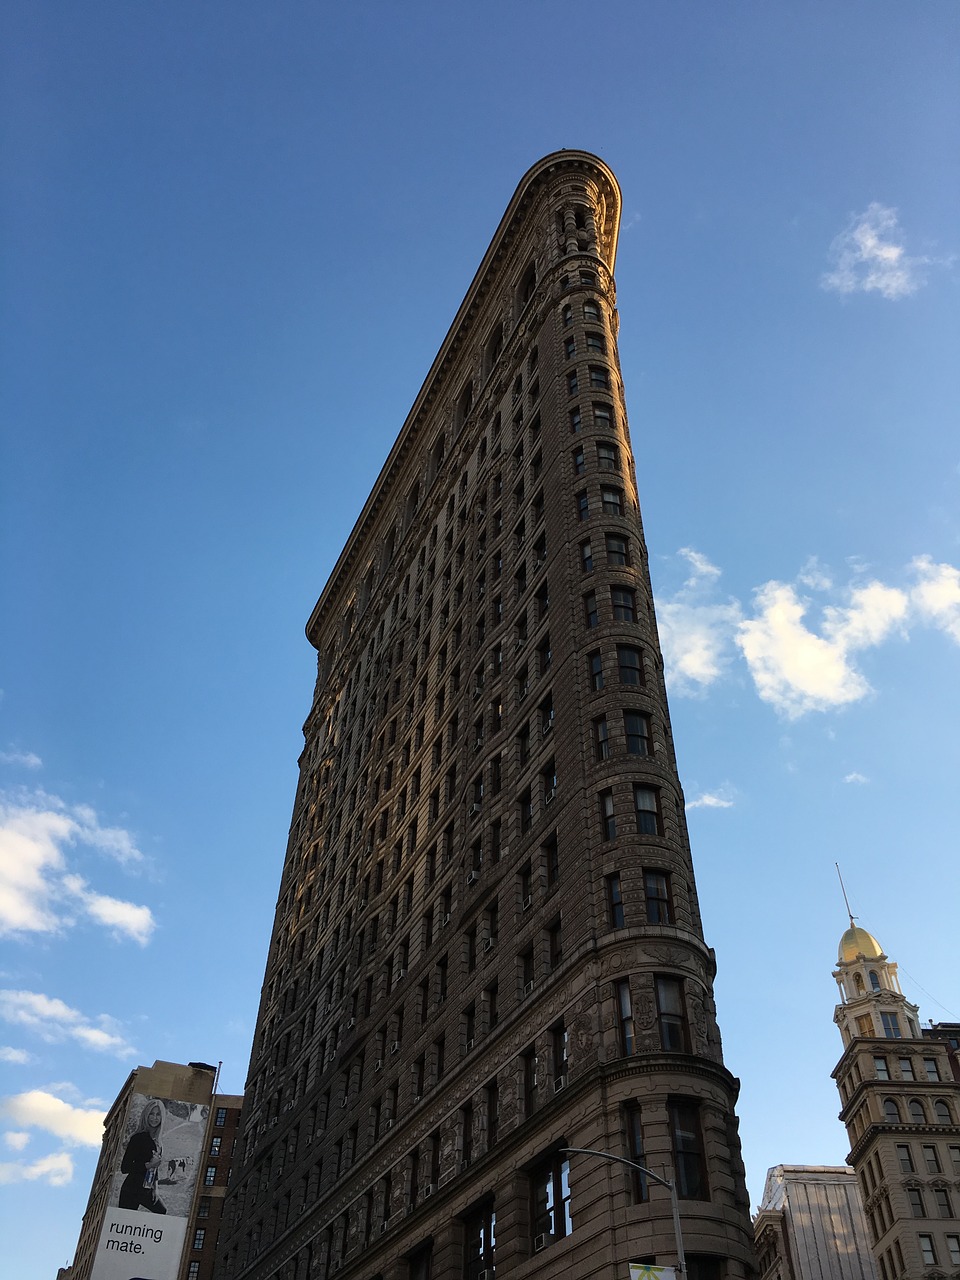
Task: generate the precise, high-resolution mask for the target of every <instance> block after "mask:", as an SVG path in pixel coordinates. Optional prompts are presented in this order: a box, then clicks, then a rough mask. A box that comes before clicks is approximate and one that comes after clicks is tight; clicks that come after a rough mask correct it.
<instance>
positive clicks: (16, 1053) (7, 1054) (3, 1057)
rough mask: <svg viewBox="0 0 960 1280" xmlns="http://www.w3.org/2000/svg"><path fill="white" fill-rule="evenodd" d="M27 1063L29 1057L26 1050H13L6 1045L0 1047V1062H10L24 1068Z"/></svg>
mask: <svg viewBox="0 0 960 1280" xmlns="http://www.w3.org/2000/svg"><path fill="white" fill-rule="evenodd" d="M29 1061H30V1055H29V1053H27V1051H26V1049H14V1048H12V1047H11V1046H10V1045H8V1044H5V1045H0V1062H10V1063H14V1064H15V1065H17V1066H20V1067H25V1066H26V1065H27V1063H28V1062H29Z"/></svg>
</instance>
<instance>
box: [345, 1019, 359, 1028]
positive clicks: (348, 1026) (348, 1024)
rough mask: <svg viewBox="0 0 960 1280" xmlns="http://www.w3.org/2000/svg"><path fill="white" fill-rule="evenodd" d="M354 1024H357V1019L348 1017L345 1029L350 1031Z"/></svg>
mask: <svg viewBox="0 0 960 1280" xmlns="http://www.w3.org/2000/svg"><path fill="white" fill-rule="evenodd" d="M356 1025H357V1020H356V1018H348V1019H347V1030H348V1031H352V1030H353V1028H354V1027H355V1026H356Z"/></svg>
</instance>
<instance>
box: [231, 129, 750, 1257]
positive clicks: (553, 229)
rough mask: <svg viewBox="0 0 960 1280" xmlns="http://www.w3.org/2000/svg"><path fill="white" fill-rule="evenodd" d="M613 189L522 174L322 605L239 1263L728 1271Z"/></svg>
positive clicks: (250, 1125)
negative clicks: (671, 1185) (674, 1197)
mask: <svg viewBox="0 0 960 1280" xmlns="http://www.w3.org/2000/svg"><path fill="white" fill-rule="evenodd" d="M619 215H620V194H619V190H618V187H617V184H616V181H615V179H614V177H613V175H612V174H611V172H610V171H609V169H608V168H607V167H606V166H605V165H604V164H603V162H602V161H600V160H598V159H597V158H596V157H594V156H591V155H588V154H586V153H584V152H578V151H564V152H559V153H556V154H554V155H551V156H548V157H547V158H546V159H544V160H542V161H541V162H540V163H539V164H537V165H535V166H534V167H533V168H532V169H531V170H530V171H529V172H528V173H527V174H526V176H525V177H524V178H523V180H522V181H521V183H520V186H519V187H518V189H517V192H516V194H515V195H514V197H513V199H512V201H511V202H510V205H509V207H508V208H507V211H506V213H505V214H504V217H503V219H502V221H501V223H500V226H499V228H498V229H497V232H496V235H495V236H494V239H493V241H492V243H491V245H490V247H489V249H488V250H487V253H486V255H485V257H484V259H483V261H482V263H481V265H480V268H479V270H478V272H477V274H476V276H475V278H474V280H473V283H472V284H471V286H470V289H469V291H468V293H467V296H466V298H465V299H464V301H463V303H462V305H461V307H460V309H459V311H458V313H457V316H456V318H455V320H454V322H453V325H452V327H451V329H450V331H449V333H448V335H447V337H446V339H445V341H444V343H443V346H442V347H441V350H440V352H439V354H438V355H437V357H436V359H435V361H434V363H433V366H432V368H431V369H430V372H429V374H428V376H427V378H426V381H425V382H424V384H423V387H422V389H421V391H420V393H419V395H418V397H417V400H416V402H415V404H414V406H413V408H412V410H411V412H410V414H409V416H408V418H407V420H406V422H405V424H404V426H403V428H402V430H401V431H400V434H399V436H398V438H397V441H396V443H395V445H394V446H393V448H392V450H391V452H390V455H389V457H388V458H387V460H386V462H385V464H384V467H383V470H382V471H381V473H380V476H379V478H378V480H377V482H376V484H375V486H374V488H373V491H372V492H371V494H370V496H369V498H368V499H367V501H366V504H365V505H364V508H363V510H362V512H361V514H360V517H359V519H358V521H357V523H356V526H355V527H354V530H353V532H352V533H351V535H350V537H349V539H348V541H347V543H346V546H345V547H344V550H343V552H342V554H341V555H340V558H339V560H338V562H337V564H336V566H335V568H334V571H333V573H332V575H331V577H330V580H329V582H328V583H327V585H326V587H325V588H324V591H323V594H322V595H321V597H320V600H319V602H318V604H317V606H316V608H315V610H314V612H313V614H312V615H311V617H310V620H309V623H308V627H307V635H308V637H309V640H310V642H311V643H312V644H313V645H314V646H315V648H316V649H317V652H318V668H317V680H316V687H315V691H314V700H313V705H312V708H311V710H310V713H309V715H308V717H307V720H306V723H305V726H304V738H305V745H304V750H303V753H302V756H301V758H300V780H299V785H298V789H297V795H296V801H295V805H294V812H293V819H292V823H291V828H290V834H289V841H288V845H287V850H286V856H285V859H284V863H283V871H282V877H281V882H280V890H279V895H278V901H277V909H276V918H275V924H274V928H273V933H272V937H271V940H270V946H269V955H268V958H267V964H266V972H265V977H264V984H263V993H262V1000H261V1005H260V1011H259V1016H258V1020H257V1027H256V1033H255V1042H254V1045H253V1051H252V1056H251V1061H250V1068H249V1074H248V1079H247V1086H246V1094H245V1107H244V1121H243V1128H242V1134H241V1138H240V1142H239V1147H238V1160H237V1164H236V1166H235V1171H234V1177H233V1182H232V1185H231V1188H230V1192H229V1195H228V1199H227V1205H226V1209H225V1215H224V1217H225V1222H224V1229H223V1231H222V1233H221V1242H220V1249H219V1253H218V1276H219V1277H222V1278H223V1280H239V1278H240V1277H243V1278H244V1280H248V1278H249V1280H254V1278H256V1280H267V1278H268V1277H270V1278H275V1280H307V1278H308V1277H309V1280H318V1278H322V1280H331V1278H332V1277H334V1276H337V1277H338V1280H340V1278H341V1277H342V1278H343V1280H348V1278H349V1280H353V1278H354V1277H357V1278H358V1280H359V1278H362V1280H375V1278H376V1280H425V1278H426V1277H432V1280H453V1278H454V1277H456V1278H457V1280H459V1278H460V1277H467V1278H468V1280H493V1277H494V1275H495V1273H496V1272H498V1271H499V1273H500V1274H501V1276H503V1275H511V1276H517V1277H527V1276H529V1277H542V1276H551V1277H570V1278H571V1280H573V1278H574V1277H576V1280H585V1278H587V1277H603V1278H609V1280H613V1278H614V1277H618V1278H622V1276H623V1275H624V1271H625V1267H626V1263H627V1261H629V1260H631V1259H633V1260H642V1261H648V1262H653V1261H656V1262H658V1263H660V1264H671V1263H673V1261H674V1260H675V1254H674V1234H673V1225H672V1218H671V1212H670V1204H669V1199H668V1197H667V1194H666V1192H665V1191H663V1190H662V1189H661V1188H659V1187H657V1186H655V1185H648V1184H647V1182H646V1181H645V1180H644V1179H643V1178H642V1177H641V1176H640V1175H637V1176H634V1174H633V1173H632V1172H631V1171H630V1170H629V1169H626V1168H625V1167H624V1166H618V1165H615V1164H611V1163H606V1162H604V1161H602V1160H599V1159H596V1158H593V1157H585V1156H578V1155H572V1156H567V1155H565V1154H564V1151H563V1148H565V1147H570V1146H573V1147H590V1148H599V1149H602V1150H605V1151H609V1152H612V1153H615V1154H618V1155H621V1156H625V1157H632V1158H635V1159H636V1160H638V1161H639V1162H641V1163H645V1164H647V1165H648V1166H649V1167H651V1168H652V1169H653V1170H654V1171H656V1172H660V1173H665V1174H666V1175H667V1176H669V1177H673V1176H674V1174H675V1173H676V1176H677V1179H678V1182H679V1186H680V1194H681V1213H682V1221H683V1230H684V1235H685V1243H686V1249H687V1253H688V1261H689V1275H690V1276H691V1277H694V1278H696V1277H699V1278H700V1280H714V1278H718V1277H742V1276H746V1275H748V1274H750V1273H751V1268H752V1265H753V1246H752V1233H751V1228H750V1220H749V1210H748V1199H747V1194H746V1189H745V1184H744V1171H743V1166H742V1161H741V1157H740V1146H739V1139H738V1134H737V1120H736V1116H735V1112H734V1104H735V1102H736V1098H737V1091H738V1081H737V1080H736V1079H735V1078H734V1077H733V1076H732V1075H731V1074H730V1072H729V1071H728V1070H727V1069H726V1067H725V1066H724V1064H723V1059H722V1055H721V1045H720V1033H719V1030H718V1027H717V1021H716V1013H715V1008H714V1001H713V978H714V973H715V961H714V955H713V952H712V951H711V950H710V948H709V947H708V946H707V945H706V943H705V941H704V938H703V933H702V928H701V920H700V912H699V907H698V902H697V893H696V885H695V882H694V874H693V866H692V862H691V855H690V847H689V841H688V835H687V827H686V821H685V816H684V805H683V793H682V790H681V786H680V782H679V778H678V776H677V767H676V760H675V755H674V747H673V740H672V735H671V730H670V721H669V713H668V708H667V701H666V694H665V689H664V681H663V662H662V658H661V653H660V645H659V641H658V637H657V628H656V620H655V616H654V608H653V599H652V593H651V587H650V579H649V573H648V562H647V549H646V545H645V542H644V535H643V527H642V524H641V518H640V510H639V505H638V498H637V487H636V468H635V462H634V455H633V449H632V445H631V441H630V436H629V433H628V429H627V419H626V411H625V404H624V394H623V386H622V382H621V375H620V363H619V359H618V353H617V333H618V314H617V309H616V291H615V285H614V278H613V267H614V258H615V253H616V245H617V231H618V223H619Z"/></svg>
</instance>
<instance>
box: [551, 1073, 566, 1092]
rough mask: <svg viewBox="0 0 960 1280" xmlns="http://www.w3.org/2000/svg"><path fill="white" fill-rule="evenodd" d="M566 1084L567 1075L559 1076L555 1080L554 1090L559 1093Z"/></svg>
mask: <svg viewBox="0 0 960 1280" xmlns="http://www.w3.org/2000/svg"><path fill="white" fill-rule="evenodd" d="M566 1084H567V1077H566V1076H557V1078H556V1080H554V1082H553V1092H554V1093H559V1092H560V1090H561V1089H564V1088H566Z"/></svg>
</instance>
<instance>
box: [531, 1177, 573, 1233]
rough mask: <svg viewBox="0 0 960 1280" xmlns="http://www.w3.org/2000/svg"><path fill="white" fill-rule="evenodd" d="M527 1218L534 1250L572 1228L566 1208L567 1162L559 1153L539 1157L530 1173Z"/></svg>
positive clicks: (568, 1211)
mask: <svg viewBox="0 0 960 1280" xmlns="http://www.w3.org/2000/svg"><path fill="white" fill-rule="evenodd" d="M530 1198H531V1205H530V1222H531V1227H532V1235H533V1242H532V1243H533V1247H534V1250H540V1249H543V1248H545V1247H546V1246H547V1245H549V1244H552V1243H553V1241H554V1240H560V1239H562V1238H563V1237H564V1236H568V1235H569V1234H570V1232H571V1231H572V1230H573V1217H572V1215H571V1212H570V1162H569V1161H568V1160H566V1159H564V1158H563V1156H562V1155H560V1154H559V1153H558V1154H557V1155H554V1156H551V1157H550V1158H549V1159H547V1160H544V1161H542V1162H541V1163H540V1164H539V1165H537V1167H536V1168H535V1169H533V1170H532V1171H531V1174H530Z"/></svg>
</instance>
